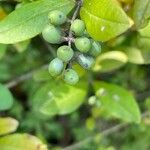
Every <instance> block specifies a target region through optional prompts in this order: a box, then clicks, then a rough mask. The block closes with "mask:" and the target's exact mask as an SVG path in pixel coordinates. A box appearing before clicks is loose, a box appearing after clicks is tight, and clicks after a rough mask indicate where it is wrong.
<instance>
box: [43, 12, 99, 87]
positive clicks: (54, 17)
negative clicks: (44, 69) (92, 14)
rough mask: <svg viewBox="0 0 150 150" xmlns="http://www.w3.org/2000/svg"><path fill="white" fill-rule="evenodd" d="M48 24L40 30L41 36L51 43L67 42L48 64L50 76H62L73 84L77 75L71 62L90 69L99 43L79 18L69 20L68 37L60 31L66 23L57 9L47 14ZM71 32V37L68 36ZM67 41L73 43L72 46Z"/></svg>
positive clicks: (97, 53) (62, 14)
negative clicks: (88, 32)
mask: <svg viewBox="0 0 150 150" xmlns="http://www.w3.org/2000/svg"><path fill="white" fill-rule="evenodd" d="M48 18H49V21H50V24H49V25H47V26H46V27H45V28H44V30H43V31H42V36H43V38H44V39H45V40H46V41H47V42H49V43H51V44H60V43H62V42H68V44H67V45H63V46H61V47H59V48H58V50H57V58H55V59H53V60H52V61H51V62H50V64H49V73H50V74H51V76H52V77H57V76H59V75H62V76H63V79H64V81H65V82H66V83H68V84H70V85H74V84H76V83H77V82H78V81H79V76H78V74H77V72H76V71H75V70H73V69H72V66H71V64H72V62H74V61H76V62H77V63H79V64H80V65H81V66H82V67H83V68H84V69H87V70H90V69H91V68H92V66H93V65H94V62H95V59H94V57H96V56H97V55H99V53H100V52H101V45H100V43H99V42H97V41H94V40H93V39H92V38H90V36H89V35H88V34H87V32H86V27H85V23H84V22H83V21H82V20H80V19H75V20H73V21H71V26H70V28H69V31H66V32H67V33H69V35H68V37H65V34H66V33H65V32H63V31H61V28H60V26H61V25H63V24H64V23H65V22H66V23H67V16H66V15H65V14H64V13H63V12H61V11H58V10H54V11H52V12H50V13H49V15H48ZM70 33H71V37H70ZM69 43H73V44H72V46H71V44H69Z"/></svg>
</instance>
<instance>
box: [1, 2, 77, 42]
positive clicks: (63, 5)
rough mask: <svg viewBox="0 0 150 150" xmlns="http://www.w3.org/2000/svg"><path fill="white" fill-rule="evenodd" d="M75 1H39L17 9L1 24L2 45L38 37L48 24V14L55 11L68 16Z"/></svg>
mask: <svg viewBox="0 0 150 150" xmlns="http://www.w3.org/2000/svg"><path fill="white" fill-rule="evenodd" d="M73 7H74V2H73V0H71V1H69V0H57V1H53V0H39V1H36V2H32V3H29V4H26V5H24V6H22V7H21V8H18V9H16V10H15V11H13V12H12V13H11V14H10V15H8V16H7V17H6V18H5V19H4V20H2V21H1V22H0V43H4V44H12V43H16V42H20V41H24V40H27V39H29V38H32V37H34V36H36V35H38V34H39V33H40V32H41V31H42V29H43V28H44V26H45V25H46V24H47V23H48V18H47V14H48V12H49V11H51V10H54V9H59V10H62V11H63V12H64V13H66V14H68V13H69V12H70V10H71V9H72V8H73Z"/></svg>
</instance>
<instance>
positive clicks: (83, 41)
mask: <svg viewBox="0 0 150 150" xmlns="http://www.w3.org/2000/svg"><path fill="white" fill-rule="evenodd" d="M75 46H76V48H77V49H78V50H79V51H80V52H82V53H87V52H88V51H89V50H90V48H91V41H90V40H89V39H88V38H86V37H81V38H76V39H75Z"/></svg>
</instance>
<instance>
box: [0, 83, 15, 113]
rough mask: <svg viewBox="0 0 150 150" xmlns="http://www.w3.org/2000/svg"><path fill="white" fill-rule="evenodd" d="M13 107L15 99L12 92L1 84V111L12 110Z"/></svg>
mask: <svg viewBox="0 0 150 150" xmlns="http://www.w3.org/2000/svg"><path fill="white" fill-rule="evenodd" d="M12 105H13V97H12V95H11V93H10V91H9V90H8V89H7V88H6V87H5V86H4V85H2V84H0V111H2V110H7V109H10V107H11V106H12Z"/></svg>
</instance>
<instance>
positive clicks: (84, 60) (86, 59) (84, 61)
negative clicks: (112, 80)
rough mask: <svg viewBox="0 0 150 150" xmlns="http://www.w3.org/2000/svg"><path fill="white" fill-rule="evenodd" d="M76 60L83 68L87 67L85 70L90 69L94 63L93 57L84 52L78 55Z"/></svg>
mask: <svg viewBox="0 0 150 150" xmlns="http://www.w3.org/2000/svg"><path fill="white" fill-rule="evenodd" d="M77 61H78V63H79V64H80V65H81V66H82V67H83V68H84V69H87V70H90V69H91V68H92V67H93V65H94V63H95V60H94V58H93V57H91V56H87V55H84V54H80V55H78V57H77Z"/></svg>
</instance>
